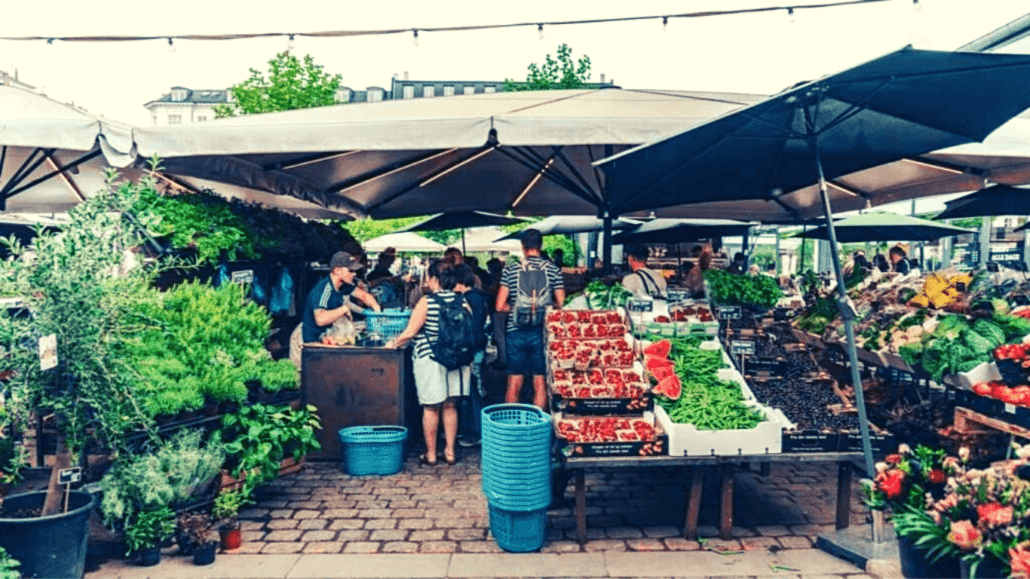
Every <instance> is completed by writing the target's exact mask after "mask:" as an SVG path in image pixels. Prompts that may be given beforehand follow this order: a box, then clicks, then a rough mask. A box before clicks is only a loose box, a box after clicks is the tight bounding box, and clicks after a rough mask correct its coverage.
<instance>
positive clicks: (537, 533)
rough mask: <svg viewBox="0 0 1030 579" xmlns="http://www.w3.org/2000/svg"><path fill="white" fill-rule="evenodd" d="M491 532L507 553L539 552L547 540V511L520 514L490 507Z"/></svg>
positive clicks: (540, 510)
mask: <svg viewBox="0 0 1030 579" xmlns="http://www.w3.org/2000/svg"><path fill="white" fill-rule="evenodd" d="M490 532H491V533H493V535H494V539H496V540H497V546H499V547H500V548H502V549H504V550H505V551H511V552H514V553H528V552H530V551H536V550H539V549H540V548H541V547H543V546H544V541H545V540H547V509H546V508H543V509H537V510H535V511H527V512H519V511H509V510H505V509H502V508H499V507H495V506H494V505H490Z"/></svg>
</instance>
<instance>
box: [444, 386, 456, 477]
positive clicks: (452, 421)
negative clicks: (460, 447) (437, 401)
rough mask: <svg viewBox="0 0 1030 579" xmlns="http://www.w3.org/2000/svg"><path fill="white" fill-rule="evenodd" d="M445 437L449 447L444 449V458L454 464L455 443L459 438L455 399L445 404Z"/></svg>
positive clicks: (449, 399)
mask: <svg viewBox="0 0 1030 579" xmlns="http://www.w3.org/2000/svg"><path fill="white" fill-rule="evenodd" d="M443 436H444V441H445V443H446V445H447V446H446V447H445V448H444V449H443V456H444V458H446V459H447V462H454V458H455V456H456V455H455V454H454V441H455V440H457V438H458V408H457V406H456V405H455V404H454V398H448V399H447V400H446V401H444V403H443Z"/></svg>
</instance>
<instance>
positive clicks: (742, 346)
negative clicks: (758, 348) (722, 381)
mask: <svg viewBox="0 0 1030 579" xmlns="http://www.w3.org/2000/svg"><path fill="white" fill-rule="evenodd" d="M730 352H732V353H733V355H734V356H754V355H755V343H754V342H745V341H743V340H733V341H732V342H730Z"/></svg>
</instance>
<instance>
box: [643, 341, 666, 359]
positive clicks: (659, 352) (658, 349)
mask: <svg viewBox="0 0 1030 579" xmlns="http://www.w3.org/2000/svg"><path fill="white" fill-rule="evenodd" d="M671 351H672V342H670V341H669V340H662V341H660V342H655V343H654V344H651V345H650V346H648V347H646V348H644V355H645V356H654V357H656V358H668V357H669V352H671Z"/></svg>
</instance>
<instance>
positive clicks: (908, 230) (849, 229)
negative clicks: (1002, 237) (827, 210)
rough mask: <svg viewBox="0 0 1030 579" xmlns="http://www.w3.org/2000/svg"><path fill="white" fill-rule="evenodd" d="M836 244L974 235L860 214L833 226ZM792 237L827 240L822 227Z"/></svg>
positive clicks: (889, 216) (923, 221) (924, 223)
mask: <svg viewBox="0 0 1030 579" xmlns="http://www.w3.org/2000/svg"><path fill="white" fill-rule="evenodd" d="M833 228H834V229H835V230H836V233H837V241H838V242H839V243H860V242H863V241H933V240H934V239H940V238H942V237H950V236H952V235H964V234H966V233H975V232H974V231H973V230H972V229H963V228H961V227H953V226H951V225H945V224H943V223H937V222H935V221H929V220H927V219H919V218H918V217H910V216H908V215H898V214H897V213H863V214H862V215H856V216H854V217H849V218H847V219H842V220H840V221H838V222H836V223H834V224H833ZM794 237H806V238H808V239H828V237H827V235H826V227H825V226H823V227H818V228H816V229H811V230H809V231H806V232H804V233H799V234H798V235H795V236H794Z"/></svg>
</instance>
